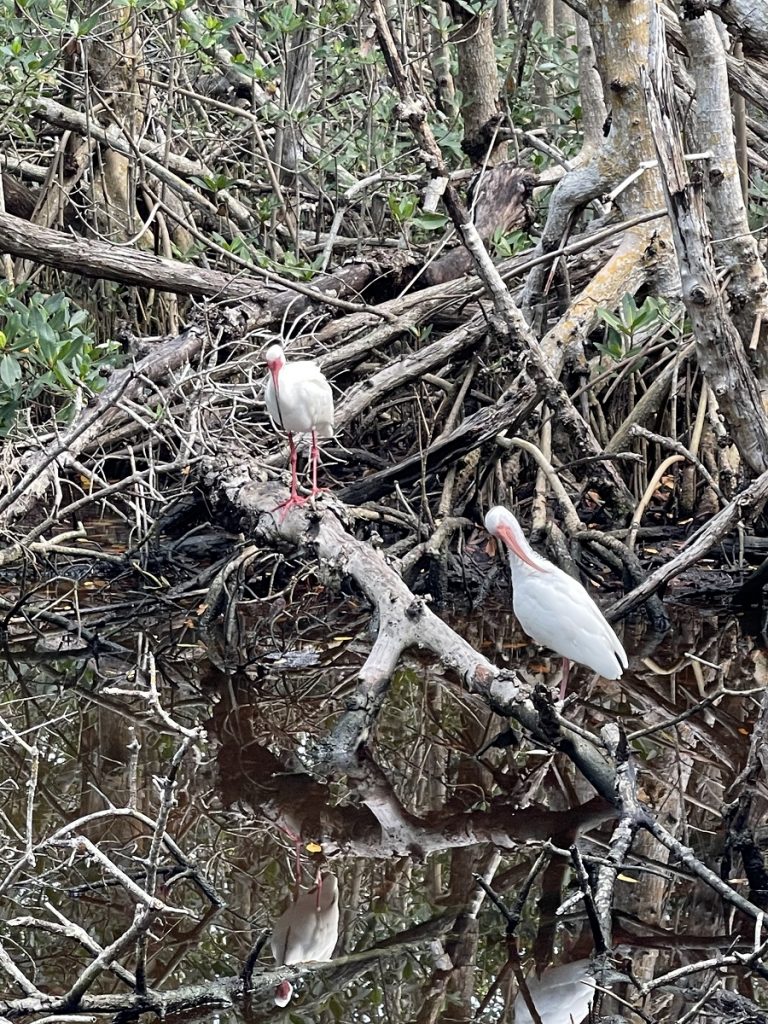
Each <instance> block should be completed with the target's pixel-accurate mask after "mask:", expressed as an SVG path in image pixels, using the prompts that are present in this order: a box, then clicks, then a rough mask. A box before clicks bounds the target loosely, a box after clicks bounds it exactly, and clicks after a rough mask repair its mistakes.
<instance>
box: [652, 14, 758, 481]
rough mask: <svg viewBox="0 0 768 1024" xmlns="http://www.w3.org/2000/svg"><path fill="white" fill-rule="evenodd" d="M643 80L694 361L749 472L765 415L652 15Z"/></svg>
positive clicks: (656, 21) (754, 466)
mask: <svg viewBox="0 0 768 1024" xmlns="http://www.w3.org/2000/svg"><path fill="white" fill-rule="evenodd" d="M643 85H644V89H645V96H646V102H647V104H648V113H649V116H650V119H651V125H652V128H653V138H654V142H655V145H656V151H657V153H658V158H659V167H660V168H661V171H662V180H663V184H664V196H665V199H666V203H667V210H668V212H669V218H670V222H671V224H672V235H673V239H674V243H675V249H676V251H677V258H678V261H679V263H680V275H681V278H682V284H683V302H684V303H685V308H686V309H687V311H688V314H689V316H690V318H691V323H692V325H693V331H694V336H695V339H696V352H697V356H698V361H699V365H700V367H701V369H702V371H703V372H704V374H705V376H706V378H707V381H708V383H709V385H710V387H711V388H712V391H713V392H714V394H715V395H716V396H717V399H718V402H719V403H720V406H721V408H722V410H723V414H724V416H725V419H726V421H727V423H728V426H729V427H730V429H731V431H732V433H733V438H734V441H735V442H736V445H737V447H738V449H739V452H740V454H741V456H742V458H743V459H744V461H745V462H746V463H747V465H748V466H749V467H750V469H751V470H752V471H753V472H755V473H762V472H763V471H764V470H765V469H766V468H768V420H767V419H766V417H765V414H764V413H763V407H762V402H761V399H760V393H759V390H758V387H757V383H756V381H755V377H754V375H753V373H752V371H751V370H750V367H749V364H748V362H747V358H746V355H745V353H744V348H743V345H742V343H741V339H740V338H739V335H738V332H737V331H736V328H735V327H734V325H733V322H732V321H731V319H730V316H729V313H728V310H727V309H726V306H725V302H724V301H723V298H722V295H721V294H720V287H719V284H718V281H717V274H716V270H715V264H714V259H713V254H712V246H711V244H710V241H709V231H708V228H707V224H706V214H705V208H704V197H703V194H702V190H701V188H700V187H697V186H694V185H692V183H691V181H690V178H689V177H688V171H687V168H686V165H685V160H684V157H683V146H682V141H681V137H680V127H681V126H680V118H679V115H678V112H677V107H676V104H677V97H676V94H675V87H674V82H673V79H672V68H671V66H670V63H669V59H668V57H667V51H666V40H665V38H664V29H663V24H662V22H661V18H660V17H654V18H653V33H652V39H651V51H650V54H649V67H648V70H647V71H645V70H644V71H643Z"/></svg>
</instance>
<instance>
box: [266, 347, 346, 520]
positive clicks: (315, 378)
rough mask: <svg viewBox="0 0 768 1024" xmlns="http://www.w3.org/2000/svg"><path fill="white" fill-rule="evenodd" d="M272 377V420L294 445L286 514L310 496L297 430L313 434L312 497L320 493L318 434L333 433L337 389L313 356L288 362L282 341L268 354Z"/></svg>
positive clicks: (269, 383) (269, 402) (269, 397)
mask: <svg viewBox="0 0 768 1024" xmlns="http://www.w3.org/2000/svg"><path fill="white" fill-rule="evenodd" d="M266 360H267V366H268V367H269V377H268V378H267V390H266V393H265V395H264V400H265V401H266V403H267V411H268V412H269V415H270V416H271V417H272V420H273V421H274V422H275V423H276V424H277V426H278V427H280V428H281V429H282V430H284V431H285V432H286V433H287V434H288V444H289V445H290V448H291V496H290V498H289V499H288V500H287V501H285V502H284V503H283V504H282V505H281V506H279V507H280V508H282V509H283V516H285V515H286V514H287V513H288V511H289V510H290V509H292V508H294V507H295V506H296V505H303V504H304V503H305V502H306V500H307V499H306V498H304V497H302V496H301V495H300V494H299V492H298V483H297V479H296V460H297V454H296V445H295V443H294V440H293V435H294V434H306V433H311V435H312V447H311V449H310V464H311V467H312V492H311V497H314V496H315V495H316V494H319V493H320V488H319V487H318V486H317V462H318V459H319V457H320V448H319V446H318V443H317V439H318V437H333V392H332V391H331V385H330V384H329V383H328V381H327V380H326V379H325V377H324V376H323V374H322V373H321V371H320V367H319V366H317V365H316V364H315V363H313V362H311V361H310V360H309V359H298V360H296V361H295V362H292V363H288V362H286V360H285V353H284V352H283V350H282V348H281V347H280V346H279V345H270V347H269V348H268V349H267V354H266Z"/></svg>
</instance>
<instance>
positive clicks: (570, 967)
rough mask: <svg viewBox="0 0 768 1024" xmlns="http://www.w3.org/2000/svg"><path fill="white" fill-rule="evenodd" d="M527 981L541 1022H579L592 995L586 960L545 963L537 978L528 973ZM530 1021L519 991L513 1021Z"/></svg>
mask: <svg viewBox="0 0 768 1024" xmlns="http://www.w3.org/2000/svg"><path fill="white" fill-rule="evenodd" d="M526 984H527V986H528V994H529V996H530V997H531V999H532V1001H533V1004H534V1006H535V1007H536V1012H537V1014H538V1019H539V1020H540V1021H541V1024H581V1021H583V1020H584V1018H585V1017H586V1015H587V1013H588V1011H589V1006H590V1003H591V1002H592V1000H593V999H594V998H595V982H594V979H593V978H592V976H591V975H590V973H589V960H576V961H574V962H573V963H570V964H560V966H559V967H548V968H547V969H546V970H545V971H544V973H543V974H542V976H541V977H540V978H537V977H536V976H535V975H529V976H528V978H527V979H526ZM532 1021H533V1018H532V1017H531V1013H530V1010H529V1009H528V1006H527V1005H526V1002H525V999H524V998H523V994H522V992H518V993H517V998H516V999H515V1024H532Z"/></svg>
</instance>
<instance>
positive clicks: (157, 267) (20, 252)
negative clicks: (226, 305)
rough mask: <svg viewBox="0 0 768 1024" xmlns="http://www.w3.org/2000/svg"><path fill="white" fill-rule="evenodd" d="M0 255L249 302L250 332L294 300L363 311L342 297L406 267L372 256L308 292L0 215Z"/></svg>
mask: <svg viewBox="0 0 768 1024" xmlns="http://www.w3.org/2000/svg"><path fill="white" fill-rule="evenodd" d="M0 249H2V250H3V251H5V252H8V253H10V254H11V255H12V256H22V257H24V258H25V259H28V260H33V261H34V262H36V263H43V264H45V265H47V266H51V267H56V268H57V269H58V270H66V271H69V272H71V273H76V274H82V275H84V276H85V277H96V278H105V279H106V280H109V281H118V282H120V283H122V284H130V285H136V286H140V287H144V288H157V289H159V290H161V291H163V290H165V291H171V292H176V293H178V294H180V295H202V296H209V297H212V298H220V299H242V300H251V301H252V302H254V303H255V304H259V305H260V306H261V307H262V310H263V314H259V315H254V316H253V317H252V319H251V323H252V326H256V324H261V323H269V322H272V323H274V322H275V321H277V320H279V319H281V318H282V317H283V316H284V315H285V313H286V312H287V311H288V309H289V308H290V309H291V312H292V313H293V315H294V316H297V315H298V314H299V313H301V312H303V311H304V310H305V309H306V308H307V303H306V302H303V301H302V299H301V298H299V296H301V297H303V298H305V299H309V300H310V301H313V300H314V301H319V302H321V303H329V304H331V305H333V306H336V307H340V308H342V309H346V310H347V311H350V312H355V311H358V310H359V311H365V310H367V309H368V308H369V307H366V306H364V305H358V304H356V303H353V302H349V301H346V300H345V299H344V298H343V296H351V295H358V294H360V292H361V291H363V289H365V287H366V286H367V285H368V284H370V282H371V281H372V280H374V278H380V277H382V276H386V275H387V274H388V273H389V272H394V273H395V274H399V273H401V272H402V268H403V267H404V266H405V265H406V264H407V262H408V260H407V259H404V258H403V257H402V256H398V255H397V254H395V253H391V252H389V253H387V252H386V251H383V252H382V253H380V254H378V255H376V254H371V257H370V259H369V260H367V261H366V262H357V261H355V262H352V263H349V264H348V265H347V266H345V267H342V268H340V269H339V270H338V271H336V272H335V273H333V274H328V275H325V276H323V277H318V278H316V279H315V281H314V282H313V284H312V286H311V287H309V286H306V285H302V284H300V283H299V282H292V281H290V280H288V279H286V278H281V277H279V276H278V275H277V274H271V273H269V272H267V271H260V272H259V276H258V277H256V276H250V275H248V274H245V273H243V274H224V273H222V272H221V271H217V270H206V269H204V268H201V267H197V266H195V265H194V264H192V263H182V262H181V261H180V260H173V259H169V258H166V257H163V256H155V255H154V254H152V253H148V252H142V251H140V250H137V249H133V248H131V249H126V248H125V247H123V246H119V245H112V244H111V243H109V242H100V241H97V240H96V239H90V238H89V239H81V238H76V237H74V236H71V235H65V234H64V233H63V232H61V231H53V230H51V229H50V228H43V227H40V226H38V225H36V224H30V223H29V222H28V221H24V220H21V219H20V218H18V217H13V216H11V215H10V214H0ZM251 312H252V313H255V309H253V308H252V310H251ZM371 313H372V315H373V316H374V317H375V316H376V315H377V314H376V313H375V312H374V311H372V310H371Z"/></svg>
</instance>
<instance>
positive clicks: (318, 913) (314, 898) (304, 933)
mask: <svg viewBox="0 0 768 1024" xmlns="http://www.w3.org/2000/svg"><path fill="white" fill-rule="evenodd" d="M338 938H339V883H338V882H337V881H336V876H335V875H332V874H331V873H330V872H329V871H323V872H318V875H317V879H316V881H315V884H314V886H313V887H312V888H311V889H308V890H307V891H306V892H302V893H298V894H297V895H296V897H295V898H294V900H293V902H292V903H291V904H290V906H289V907H288V908H287V909H286V910H284V911H283V913H282V914H281V915H280V917H279V918H278V919H277V921H275V925H274V928H273V929H272V937H271V939H270V945H271V946H272V954H273V956H274V958H275V960H276V961H277V964H278V966H281V967H282V965H283V964H303V963H306V962H307V961H309V960H320V961H324V960H330V959H331V957H332V956H333V950H334V948H335V946H336V943H337V941H338ZM292 995H293V985H291V983H290V981H287V980H285V981H281V982H280V984H279V985H278V986H277V988H276V989H275V1003H276V1004H277V1005H278V1006H287V1005H288V1003H289V1002H290V1001H291V996H292Z"/></svg>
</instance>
